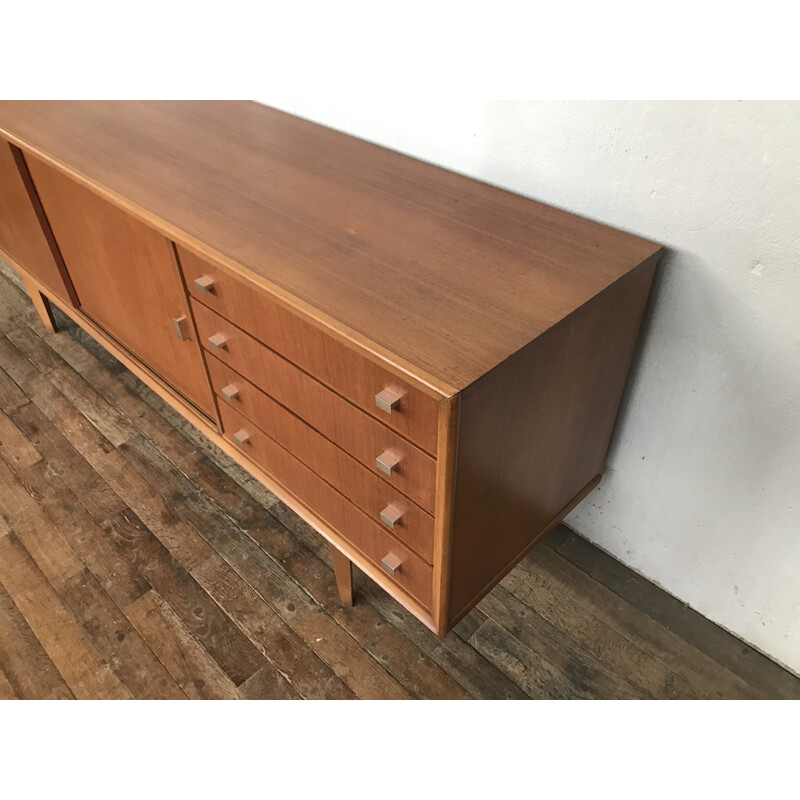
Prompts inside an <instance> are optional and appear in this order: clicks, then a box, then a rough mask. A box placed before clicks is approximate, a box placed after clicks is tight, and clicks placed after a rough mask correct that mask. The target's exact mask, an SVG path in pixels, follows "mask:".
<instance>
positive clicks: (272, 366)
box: [197, 309, 436, 514]
mask: <svg viewBox="0 0 800 800" xmlns="http://www.w3.org/2000/svg"><path fill="white" fill-rule="evenodd" d="M210 314H211V312H209V311H207V310H206V309H203V310H201V311H200V312H199V313H197V319H198V322H200V320H202V323H200V330H201V341H203V342H206V347H209V345H208V336H213V335H214V333H208V336H203V335H202V332H209V331H213V332H216V331H217V330H218V329H219V327H220V324H222V325H223V327H224V321H222V320H221V319H215V320H214V322H213V324H210V323H209V321H208V317H209V316H210ZM226 330H227V329H226ZM232 336H233V341H231V342H229V343H228V346H227V347H226V348H223V349H222V350H220V351H218V354H219V357H220V359H222V360H218V359H217V358H213V357H210V358H208V359H207V362H208V369H209V372H210V374H211V383H212V385H213V387H214V389H215V391H216V392H217V394H218V395H219V394H220V393H221V391H222V389H223V388H224V387H226V386H229V385H233V386H235V387H237V388H238V389H239V395H238V397H237V403H236V405H235V408H237V409H238V410H240V411H241V412H242V413H243V414H244V415H245V416H246V417H249V418H250V419H252V420H254V421H256V422H258V420H259V419H260V417H259V416H258V414H259V411H258V406H259V403H260V402H261V401H260V396H261V392H260V391H259V390H258V389H257V388H255V386H253V384H255V385H256V386H258V387H260V389H262V390H263V391H264V392H266V393H267V394H268V395H270V397H272V398H274V399H275V400H277V401H278V402H279V403H280V404H281V405H284V406H286V407H287V408H288V409H289V410H290V411H292V412H293V413H294V414H297V416H299V417H302V418H303V419H304V420H305V421H306V422H307V423H308V424H309V425H311V427H312V428H316V429H317V430H318V431H319V432H320V433H321V434H322V435H323V436H325V437H327V438H328V439H330V440H331V441H332V442H334V443H335V444H337V445H339V447H341V448H342V450H346V451H347V452H348V453H350V455H351V456H353V457H354V458H355V459H356V460H358V461H359V462H361V463H362V464H363V465H364V466H365V467H367V469H369V470H370V471H371V472H372V473H373V474H374V475H376V476H377V477H379V478H381V479H382V480H385V481H387V482H388V483H390V484H391V485H392V486H393V487H394V488H395V489H397V490H398V491H400V492H402V493H403V494H404V495H406V496H407V497H410V498H411V499H412V500H413V501H414V502H415V503H417V504H418V505H420V506H422V508H424V509H425V510H426V511H428V512H430V513H431V514H432V513H433V510H434V497H435V494H436V460H435V459H434V458H432V457H431V456H429V455H428V454H427V453H426V452H424V451H423V450H420V449H419V448H418V447H415V446H414V445H413V444H411V443H410V442H408V441H407V440H406V439H404V438H403V437H402V436H399V435H398V434H396V433H395V432H394V431H393V430H391V429H390V428H387V427H386V426H385V425H381V423H380V422H378V421H377V420H375V419H373V418H372V417H370V416H369V414H365V413H364V412H363V411H361V410H360V409H358V408H356V407H355V406H354V405H352V404H351V403H348V402H347V400H343V399H342V398H341V397H339V395H338V394H336V393H335V392H332V391H331V390H330V389H328V388H327V387H325V386H323V385H322V384H321V383H319V382H318V381H315V380H314V379H313V378H311V377H309V376H308V375H306V373H305V372H303V371H302V370H299V369H297V367H295V366H294V365H293V364H290V363H289V362H288V361H286V359H284V358H281V357H280V356H279V355H277V354H276V353H273V352H272V351H271V350H270V349H269V348H267V347H264V346H263V345H262V344H261V343H260V342H257V341H255V340H253V339H251V338H250V337H248V336H246V334H243V333H240V332H239V331H238V330H236V331H233V334H232ZM240 337H242V338H241V339H240ZM209 352H211V351H209ZM226 361H227V362H228V363H230V364H233V366H234V367H235V368H236V370H237V371H234V369H233V368H232V367H230V366H228V364H226V363H224V362H226ZM242 375H244V376H246V377H244V378H243V377H242ZM248 379H249V380H248ZM386 452H390V453H391V454H392V455H393V457H395V458H397V459H398V463H397V466H396V468H394V469H393V470H392V472H391V475H387V474H386V473H385V472H384V471H382V470H381V469H380V468H379V467H378V466H377V463H376V459H377V458H378V457H379V456H380V455H381V454H382V453H386Z"/></svg>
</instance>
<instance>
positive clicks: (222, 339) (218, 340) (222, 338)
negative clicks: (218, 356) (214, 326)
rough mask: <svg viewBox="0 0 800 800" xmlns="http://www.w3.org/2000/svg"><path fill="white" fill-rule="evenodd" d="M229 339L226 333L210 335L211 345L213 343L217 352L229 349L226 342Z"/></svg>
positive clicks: (213, 347) (213, 348)
mask: <svg viewBox="0 0 800 800" xmlns="http://www.w3.org/2000/svg"><path fill="white" fill-rule="evenodd" d="M227 341H228V337H227V336H226V335H225V334H224V333H215V334H214V335H213V336H209V337H208V343H209V345H211V348H212V350H216V351H217V352H219V351H220V350H225V349H227V345H226V344H225V343H226V342H227Z"/></svg>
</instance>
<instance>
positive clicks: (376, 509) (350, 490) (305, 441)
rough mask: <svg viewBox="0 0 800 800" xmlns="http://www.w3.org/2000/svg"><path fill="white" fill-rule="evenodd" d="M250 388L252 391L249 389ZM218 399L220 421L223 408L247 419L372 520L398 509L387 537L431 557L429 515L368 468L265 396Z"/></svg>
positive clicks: (429, 561) (431, 525)
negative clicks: (246, 401)
mask: <svg viewBox="0 0 800 800" xmlns="http://www.w3.org/2000/svg"><path fill="white" fill-rule="evenodd" d="M252 391H254V392H255V391H257V390H255V388H254V387H253V388H252ZM219 402H220V407H221V409H223V410H222V411H221V413H222V416H223V420H225V419H230V418H229V417H226V416H225V415H226V411H227V409H228V408H231V409H233V410H235V411H236V412H237V413H238V414H241V415H242V416H243V417H245V419H246V420H247V422H249V423H252V425H253V426H255V428H257V429H258V430H260V431H262V432H264V433H266V434H267V436H268V437H269V438H270V439H272V440H273V441H275V442H277V443H278V444H279V445H280V446H281V447H283V448H284V449H285V450H288V451H289V452H290V453H291V454H292V455H293V456H294V457H295V458H297V459H298V460H300V461H302V462H303V463H304V464H305V465H306V466H307V467H309V468H310V469H311V470H313V471H314V472H316V473H317V474H318V475H319V476H320V477H321V478H323V479H324V480H325V481H326V482H327V483H329V484H330V485H331V486H333V487H334V488H335V489H338V490H339V492H341V493H342V494H343V495H344V496H345V497H347V499H348V500H350V502H352V503H354V504H355V505H357V506H358V507H359V508H360V509H361V510H362V511H364V512H365V513H366V514H367V515H368V516H369V517H370V518H371V519H372V520H373V522H376V523H378V524H383V523H382V522H381V512H383V511H384V510H385V509H386V508H388V507H389V506H392V507H393V508H396V509H398V510H399V511H401V512H402V516H401V517H400V519H399V520H398V521H397V523H396V524H395V525H394V527H393V528H392V530H391V533H392V535H393V536H395V537H397V538H398V539H400V540H401V541H402V542H403V543H405V544H406V545H408V546H409V547H410V548H411V549H412V550H414V551H415V552H416V553H417V554H418V555H420V556H422V558H423V559H425V561H427V562H428V563H429V564H430V563H431V562H432V561H433V517H432V516H431V515H430V514H428V513H427V512H426V511H424V510H423V509H421V508H420V507H419V506H418V505H417V504H416V503H414V502H413V501H412V500H409V499H408V498H406V497H405V496H404V495H403V494H401V493H400V492H399V491H397V489H394V488H393V487H392V486H391V485H389V484H388V483H387V482H386V481H384V480H381V479H380V478H379V477H377V475H376V474H375V471H374V470H368V469H367V468H366V467H365V466H364V465H363V464H361V463H359V462H358V461H356V459H355V458H353V457H352V456H350V455H349V454H348V453H346V452H345V451H344V450H342V449H340V448H339V447H337V446H336V445H335V444H333V442H331V441H330V440H328V439H326V438H325V437H324V436H322V435H321V434H320V433H318V432H317V431H315V430H314V429H313V428H311V427H310V426H308V425H306V424H305V423H304V422H303V420H301V419H300V418H299V417H296V416H295V415H294V414H291V413H290V412H289V411H287V410H286V409H285V408H284V407H283V406H281V405H280V404H279V403H276V402H275V401H274V400H272V399H271V398H269V397H268V396H267V395H264V394H261V396H260V397H259V398H258V399H257V402H256V403H255V404H254V405H253V406H252V407H251V406H247V405H246V404H244V403H237V402H236V401H233V402H231V403H226V401H225V400H224V399H222V398H220V400H219ZM248 412H250V413H248ZM235 432H236V431H235V430H232V429H228V430H227V433H228V434H229V435H232V434H234V433H235ZM379 452H380V451H379ZM373 461H374V459H373ZM401 466H402V463H401ZM276 477H277V476H276ZM309 505H311V503H310V502H309Z"/></svg>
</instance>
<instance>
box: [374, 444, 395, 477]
mask: <svg viewBox="0 0 800 800" xmlns="http://www.w3.org/2000/svg"><path fill="white" fill-rule="evenodd" d="M399 463H400V458H399V457H398V456H396V455H395V454H394V453H393V452H392V451H391V450H385V451H384V452H383V453H381V454H380V455H379V456H378V457H377V458H376V459H375V466H376V467H377V468H378V469H379V470H380V471H381V472H385V473H386V474H387V475H388V476H389V477H391V475H392V473H393V472H394V471H395V470H396V469H397V465H398V464H399Z"/></svg>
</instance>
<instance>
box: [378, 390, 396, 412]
mask: <svg viewBox="0 0 800 800" xmlns="http://www.w3.org/2000/svg"><path fill="white" fill-rule="evenodd" d="M402 397H403V395H402V393H400V392H396V391H394V390H393V389H384V390H383V391H382V392H378V394H376V395H375V405H376V406H378V408H379V409H380V410H381V411H385V412H386V413H387V414H391V413H392V411H396V410H397V407H398V406H399V404H400V400H401V398H402Z"/></svg>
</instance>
